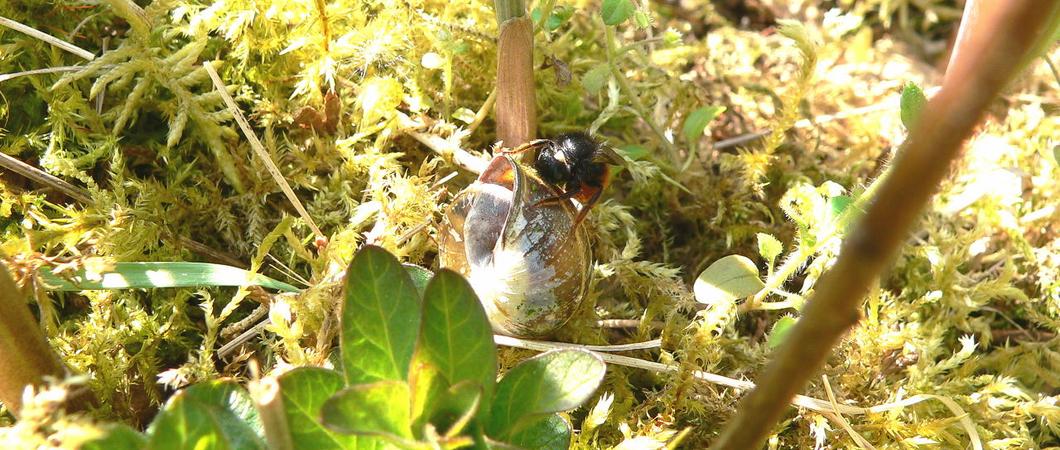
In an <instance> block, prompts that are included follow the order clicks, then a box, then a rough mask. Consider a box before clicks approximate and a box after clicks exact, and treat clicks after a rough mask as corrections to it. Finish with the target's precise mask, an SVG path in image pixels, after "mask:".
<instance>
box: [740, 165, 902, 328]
mask: <svg viewBox="0 0 1060 450" xmlns="http://www.w3.org/2000/svg"><path fill="white" fill-rule="evenodd" d="M889 169H890V167H888V170H885V171H884V172H883V173H882V174H881V175H880V176H879V177H876V179H875V180H873V181H872V183H870V184H869V186H868V187H866V188H865V191H864V192H862V193H861V195H859V196H858V198H856V199H855V200H854V202H853V203H851V204H850V206H849V207H847V209H846V211H843V214H842V215H841V216H840V217H839V219H838V220H836V224H835V226H834V227H833V228H832V231H831V232H830V233H828V234H826V235H824V236H821V237H819V238H818V239H817V242H816V243H815V244H814V245H812V246H810V248H808V249H796V250H795V251H794V252H793V253H792V254H791V255H790V256H788V258H787V259H785V260H784V262H783V263H782V264H781V265H780V267H777V268H776V270H775V271H774V272H773V273H772V274H771V275H770V276H769V278H767V279H766V283H765V287H763V288H762V290H760V291H758V293H756V294H755V295H753V296H751V298H750V299H749V300H748V301H747V303H744V304H743V305H741V306H740V311H741V312H744V311H753V310H756V309H768V308H764V307H763V306H764V304H763V301H764V300H765V298H766V296H767V295H769V294H771V293H775V292H776V291H777V290H778V289H780V287H781V286H783V285H784V283H785V282H786V281H788V278H791V277H792V276H793V275H794V274H795V272H796V271H798V270H799V268H800V267H802V266H804V265H806V262H807V261H808V260H809V259H810V258H812V257H813V255H816V254H817V252H818V251H819V250H820V249H821V247H822V246H824V244H826V243H828V241H830V240H832V239H833V238H835V237H836V236H837V235H838V234H839V233H840V232H841V231H843V230H846V229H847V226H848V225H849V224H850V222H851V221H853V220H854V219H855V218H856V217H858V215H859V214H860V213H861V211H862V210H863V209H864V208H865V205H866V204H867V203H868V202H869V200H871V199H872V198H873V196H874V195H876V191H877V190H878V189H879V187H880V185H881V184H882V183H883V181H884V180H886V179H887V175H888V174H890V173H891V172H890V170H889ZM774 306H775V305H774Z"/></svg>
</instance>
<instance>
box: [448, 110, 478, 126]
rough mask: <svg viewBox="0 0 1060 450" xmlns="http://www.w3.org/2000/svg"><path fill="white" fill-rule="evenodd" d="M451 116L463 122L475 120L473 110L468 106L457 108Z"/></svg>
mask: <svg viewBox="0 0 1060 450" xmlns="http://www.w3.org/2000/svg"><path fill="white" fill-rule="evenodd" d="M451 117H452V118H454V119H456V120H459V121H461V122H464V123H471V122H474V121H475V112H474V111H472V110H470V109H468V108H458V109H457V110H456V111H453V114H452V116H451Z"/></svg>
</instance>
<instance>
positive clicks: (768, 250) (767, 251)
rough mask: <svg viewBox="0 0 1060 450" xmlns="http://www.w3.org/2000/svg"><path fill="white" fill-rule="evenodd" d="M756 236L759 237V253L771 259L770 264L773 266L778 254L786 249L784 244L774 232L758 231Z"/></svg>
mask: <svg viewBox="0 0 1060 450" xmlns="http://www.w3.org/2000/svg"><path fill="white" fill-rule="evenodd" d="M755 236H756V237H757V238H758V254H759V255H762V258H764V259H765V260H766V261H769V265H770V266H772V265H773V261H776V260H777V256H780V254H781V253H782V252H783V251H784V244H781V243H780V241H779V240H778V239H777V238H775V237H773V235H772V234H766V233H758V234H756V235H755ZM756 273H757V272H756Z"/></svg>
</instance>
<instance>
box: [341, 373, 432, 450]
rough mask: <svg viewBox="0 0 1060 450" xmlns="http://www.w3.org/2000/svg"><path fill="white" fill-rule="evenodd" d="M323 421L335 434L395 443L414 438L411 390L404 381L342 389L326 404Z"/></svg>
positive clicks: (383, 382) (380, 382) (359, 385)
mask: <svg viewBox="0 0 1060 450" xmlns="http://www.w3.org/2000/svg"><path fill="white" fill-rule="evenodd" d="M320 417H321V421H323V422H324V426H326V427H328V429H330V430H332V431H335V432H336V433H343V434H362V435H371V436H379V437H382V438H385V439H388V440H390V441H392V442H401V441H402V440H406V439H411V438H412V428H411V424H410V419H409V386H408V384H405V383H404V382H401V381H379V382H376V383H370V384H358V385H356V386H350V387H348V388H346V389H343V390H341V391H339V392H338V393H337V394H335V395H334V396H332V397H331V398H329V399H328V400H327V401H325V402H324V405H323V406H322V407H321V409H320Z"/></svg>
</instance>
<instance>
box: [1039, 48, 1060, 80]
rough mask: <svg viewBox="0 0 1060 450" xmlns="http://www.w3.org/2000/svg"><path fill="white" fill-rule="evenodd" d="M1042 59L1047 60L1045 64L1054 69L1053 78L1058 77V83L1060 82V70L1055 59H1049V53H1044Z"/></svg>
mask: <svg viewBox="0 0 1060 450" xmlns="http://www.w3.org/2000/svg"><path fill="white" fill-rule="evenodd" d="M1042 59H1044V60H1045V65H1047V66H1049V70H1051V71H1053V78H1055V79H1056V84H1060V71H1057V70H1056V65H1054V64H1053V60H1052V59H1049V55H1048V54H1045V55H1042Z"/></svg>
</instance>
